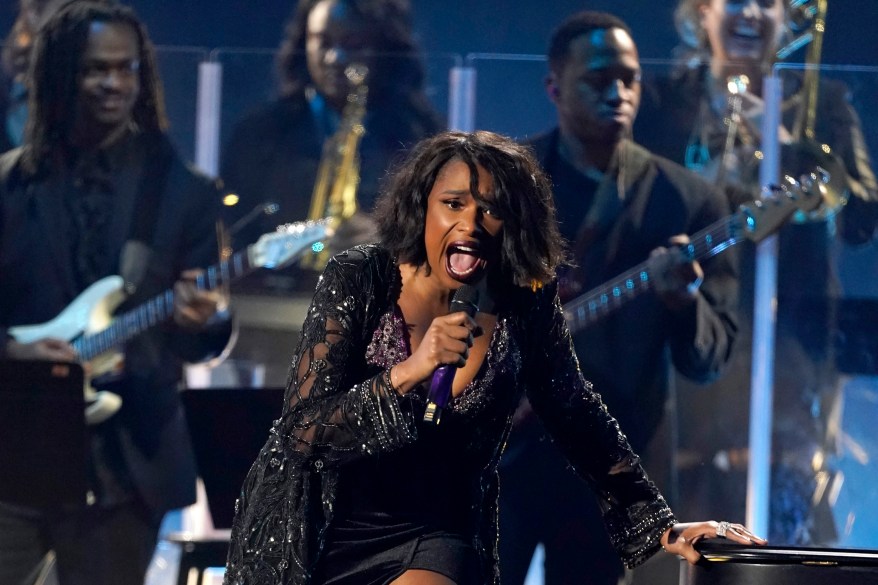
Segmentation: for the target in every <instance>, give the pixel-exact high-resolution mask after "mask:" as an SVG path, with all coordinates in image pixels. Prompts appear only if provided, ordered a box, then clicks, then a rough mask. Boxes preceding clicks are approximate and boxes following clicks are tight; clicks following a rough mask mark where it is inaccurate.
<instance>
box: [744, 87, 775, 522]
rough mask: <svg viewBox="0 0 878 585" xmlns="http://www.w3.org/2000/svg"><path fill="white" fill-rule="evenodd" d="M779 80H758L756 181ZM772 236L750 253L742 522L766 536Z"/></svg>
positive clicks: (769, 162)
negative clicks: (752, 278) (752, 275)
mask: <svg viewBox="0 0 878 585" xmlns="http://www.w3.org/2000/svg"><path fill="white" fill-rule="evenodd" d="M781 96H782V93H781V80H780V78H779V77H778V76H777V73H776V71H773V72H772V74H771V75H769V76H766V77H765V79H764V81H763V84H762V97H763V99H764V100H765V102H764V103H765V111H764V117H763V119H762V154H763V159H762V164H761V165H760V167H759V182H760V184H761V185H763V187H764V186H768V185H776V184H777V182H778V180H779V176H780V144H779V140H778V128H779V127H780V101H781ZM777 248H778V245H777V236H776V235H772V236H769V237H767V238H765V239H764V240H763V241H762V242H761V243H760V244H759V245H758V247H757V251H756V284H755V291H754V295H753V296H754V299H753V355H752V373H751V378H750V388H751V389H750V436H749V439H750V457H749V460H748V469H747V525H748V526H749V527H750V528H751V529H752V530H753V532H755V533H756V534H758V535H760V536H764V537H767V536H768V526H769V513H770V509H769V502H770V495H771V429H772V419H773V414H772V410H773V399H774V398H773V394H774V391H773V383H774V340H775V325H776V323H775V320H776V312H777Z"/></svg>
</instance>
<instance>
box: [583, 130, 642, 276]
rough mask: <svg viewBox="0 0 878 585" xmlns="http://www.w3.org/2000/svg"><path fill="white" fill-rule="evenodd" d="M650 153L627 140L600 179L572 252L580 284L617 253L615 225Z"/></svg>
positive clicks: (629, 200) (627, 203)
mask: <svg viewBox="0 0 878 585" xmlns="http://www.w3.org/2000/svg"><path fill="white" fill-rule="evenodd" d="M648 163H649V154H648V153H647V152H646V151H645V150H644V149H643V148H641V147H639V146H637V145H636V144H634V143H633V142H630V141H628V140H624V141H622V142H620V143H619V145H618V147H617V148H616V151H615V153H614V154H613V158H612V160H611V162H610V166H609V168H608V169H607V172H606V173H605V174H604V176H603V178H602V179H601V182H600V184H599V185H598V188H597V190H596V191H595V194H594V199H593V202H592V205H591V207H590V208H589V211H588V213H587V214H586V216H585V217H584V218H583V220H582V223H581V224H580V225H579V228H578V229H577V233H576V240H575V241H574V242H573V253H574V255H575V256H574V257H575V258H576V259H577V262H578V263H579V266H578V267H577V269H576V275H575V278H577V280H579V282H580V283H581V284H584V283H586V282H587V281H588V280H589V279H588V278H586V275H589V274H593V275H595V276H597V277H598V278H599V279H602V278H603V277H602V276H601V275H598V274H597V273H595V272H593V268H592V267H593V266H600V265H602V264H603V263H604V261H605V258H606V256H607V254H608V253H610V251H611V250H616V249H617V247H618V245H619V242H618V239H619V233H620V232H619V230H614V229H613V228H614V225H615V223H616V221H617V219H618V218H619V216H620V215H621V214H622V211H623V210H624V209H625V208H626V207H627V206H629V205H631V204H632V203H633V202H632V200H631V199H632V198H631V195H632V194H631V193H629V191H630V190H631V188H632V187H633V186H634V185H635V183H636V182H637V180H639V179H640V178H641V176H642V175H643V173H644V172H645V171H646V169H647V168H648Z"/></svg>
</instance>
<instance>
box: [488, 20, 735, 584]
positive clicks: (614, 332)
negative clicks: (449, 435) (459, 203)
mask: <svg viewBox="0 0 878 585" xmlns="http://www.w3.org/2000/svg"><path fill="white" fill-rule="evenodd" d="M548 58H549V73H548V76H547V78H546V88H547V93H548V97H549V99H550V100H551V101H552V102H553V103H554V105H555V107H556V109H557V112H558V127H557V128H556V129H554V130H552V131H550V132H548V133H547V134H545V135H542V136H539V137H537V138H536V139H534V140H533V141H532V145H533V146H534V148H535V150H536V153H537V156H538V158H539V159H540V162H541V164H542V165H543V167H544V168H545V170H546V171H547V172H548V173H549V175H550V176H551V178H552V183H553V186H554V194H555V204H556V207H557V215H558V219H559V221H560V228H561V233H562V234H563V235H564V236H565V237H566V238H567V239H568V240H569V241H570V242H571V243H572V248H573V249H572V252H573V254H572V256H573V258H574V261H575V263H576V266H575V268H573V269H571V270H569V271H568V274H567V276H566V277H565V278H563V279H562V283H564V285H562V286H563V287H564V288H565V289H566V298H565V299H562V301H564V302H566V301H567V300H570V299H571V298H573V297H575V296H576V295H577V294H578V293H580V292H585V291H587V290H589V289H591V288H593V287H594V286H595V285H597V284H598V283H602V282H605V281H607V280H609V279H610V278H611V277H613V276H616V275H617V274H619V273H621V272H623V271H625V270H627V269H629V268H631V267H633V266H635V265H637V264H638V263H640V262H642V261H644V260H646V259H647V258H650V257H651V261H650V264H651V266H652V270H651V271H650V272H651V273H652V274H653V278H654V279H655V280H654V282H653V290H654V291H655V294H647V295H643V296H641V297H639V298H636V299H634V300H632V301H631V302H630V304H628V305H627V306H626V307H625V308H622V309H620V310H618V311H617V312H615V313H614V314H612V315H611V316H609V317H607V318H605V319H603V320H602V321H600V322H598V323H596V324H595V325H593V326H591V327H589V328H587V329H585V330H583V331H581V332H580V333H578V334H576V335H575V336H574V343H575V346H576V352H577V355H578V357H579V360H580V367H581V369H582V372H583V374H584V375H585V377H586V378H587V379H589V380H591V381H592V382H594V384H595V387H596V388H600V389H601V396H602V398H603V400H604V402H605V403H606V404H607V407H608V408H609V410H610V411H611V412H613V413H614V415H615V416H616V417H617V418H618V419H619V421H620V424H621V425H622V426H623V427H624V428H626V429H629V431H628V433H629V435H628V438H629V441H630V442H631V445H632V447H633V448H634V451H635V452H636V453H638V454H639V455H642V456H643V455H647V454H648V451H649V447H650V443H651V441H652V440H653V438H654V436H655V435H656V432H657V430H658V429H659V426H660V423H661V422H662V419H663V416H664V412H665V404H666V402H667V400H668V389H669V375H670V371H671V367H672V366H673V367H674V368H676V370H677V371H678V372H680V373H681V374H683V375H685V376H688V377H690V378H692V379H695V380H698V381H708V380H710V379H712V378H714V377H716V376H717V375H718V374H719V371H720V368H721V367H722V366H723V364H724V363H725V362H726V361H727V360H728V358H729V354H730V352H731V350H732V345H733V341H734V338H735V332H736V321H735V314H734V307H735V303H736V293H737V278H736V273H735V268H734V263H733V260H732V258H731V257H730V255H729V254H728V253H725V254H720V255H719V256H716V257H714V258H712V259H710V260H708V261H705V262H704V264H703V265H702V264H700V263H698V262H694V261H693V262H690V261H687V260H686V259H685V257H684V255H683V254H681V253H680V251H679V250H678V249H677V246H680V245H685V244H686V243H687V241H688V240H687V238H686V236H685V234H693V233H695V232H697V231H698V230H700V229H701V228H703V227H705V226H707V225H709V224H711V223H713V222H714V221H716V220H718V219H719V218H721V217H723V216H724V215H726V213H727V209H728V203H727V202H726V200H725V198H724V197H723V195H721V194H720V193H718V192H716V191H714V190H713V189H712V187H711V186H710V185H709V184H707V183H706V182H705V181H703V180H702V179H700V178H699V177H697V176H696V175H694V174H693V173H691V172H689V171H687V170H686V169H684V168H682V167H681V166H679V165H677V164H675V163H672V162H670V161H668V160H666V159H663V158H660V157H657V156H655V155H653V154H651V153H650V152H648V151H647V150H645V149H644V148H642V147H640V146H638V145H637V144H636V143H634V142H633V141H632V140H631V139H630V131H631V125H632V124H633V122H634V118H635V116H636V114H637V108H638V105H639V101H640V62H639V57H638V53H637V48H636V46H635V44H634V41H633V39H632V36H631V32H630V30H629V28H628V26H627V25H626V24H625V23H624V22H622V21H621V20H619V19H618V18H616V17H614V16H612V15H609V14H604V13H595V12H583V13H579V14H576V15H574V16H571V17H570V18H569V19H567V20H566V21H565V22H564V23H563V24H561V26H560V27H559V28H558V29H556V31H555V33H554V34H553V36H552V38H551V41H550V45H549V54H548ZM518 416H519V418H520V419H521V420H520V421H519V424H518V425H517V428H516V429H514V430H513V433H512V436H511V437H510V442H509V447H508V449H507V452H506V454H505V456H504V460H503V462H502V464H501V484H502V485H503V489H502V490H501V503H500V514H501V517H500V529H501V536H500V543H501V546H500V559H501V574H502V575H503V579H504V582H506V583H510V584H512V585H520V584H521V583H522V582H523V581H524V576H525V573H526V571H527V568H528V564H529V562H530V559H531V556H532V555H533V550H534V547H535V546H536V545H537V544H538V543H542V544H543V545H544V548H545V554H546V560H545V571H546V583H547V585H556V584H560V583H579V582H582V580H583V578H584V577H583V576H584V575H588V582H589V583H595V584H601V585H615V583H616V582H617V580H618V579H619V577H620V576H621V572H622V566H621V564H620V563H619V562H618V561H617V560H616V559H615V558H614V557H613V556H612V555H611V554H610V552H611V550H612V549H611V547H610V544H609V541H608V538H607V535H606V533H605V531H604V530H603V528H602V525H601V522H600V518H599V517H598V515H597V513H596V511H595V506H594V504H593V502H591V501H587V498H586V497H584V496H583V491H582V489H581V486H579V485H578V483H579V482H578V480H577V478H575V477H574V476H573V474H572V472H571V471H570V470H569V469H566V465H565V463H564V461H563V460H562V459H561V458H560V457H558V456H557V455H555V454H554V453H553V451H554V449H552V447H551V446H547V440H541V438H542V434H543V433H542V428H541V427H540V426H539V424H538V423H537V422H536V421H535V420H533V418H534V417H532V416H529V413H528V410H527V406H526V405H524V406H523V408H522V409H520V410H519V412H518ZM663 448H664V451H666V452H667V451H669V448H668V446H667V445H664V447H663ZM657 451H658V450H657ZM665 459H667V457H666V456H665ZM665 465H667V461H665ZM645 468H646V469H647V472H648V473H649V475H650V477H651V478H653V479H655V480H657V481H658V482H659V483H660V484H665V485H661V488H662V490H663V491H664V492H665V493H666V494H668V495H669V496H670V497H671V499H673V486H672V485H667V484H668V483H669V482H668V480H667V477H666V476H667V473H666V472H665V470H664V469H663V468H662V465H660V463H659V461H657V460H649V459H647V460H646V461H645ZM663 479H664V481H662V480H663ZM546 485H551V486H552V490H553V492H552V493H553V496H552V497H551V498H548V497H546V495H545V486H546ZM561 494H563V495H561ZM559 502H564V504H563V505H561V504H559ZM669 582H670V581H669Z"/></svg>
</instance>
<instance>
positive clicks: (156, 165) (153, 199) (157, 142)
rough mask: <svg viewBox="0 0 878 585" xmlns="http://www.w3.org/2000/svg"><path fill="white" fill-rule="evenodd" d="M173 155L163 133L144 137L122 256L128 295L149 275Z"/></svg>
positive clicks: (120, 262)
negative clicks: (157, 225)
mask: <svg viewBox="0 0 878 585" xmlns="http://www.w3.org/2000/svg"><path fill="white" fill-rule="evenodd" d="M173 156H174V152H173V149H172V147H171V145H170V144H169V143H168V141H167V139H166V138H165V137H164V136H163V135H161V134H151V135H145V136H144V154H143V157H144V160H143V165H142V166H141V172H140V177H139V180H138V184H137V193H136V196H135V199H134V209H133V213H132V215H131V227H130V229H129V232H128V234H129V235H128V240H127V241H126V242H125V245H124V246H123V247H122V252H121V256H120V259H119V267H120V270H119V271H120V273H121V275H122V278H123V279H124V280H125V292H126V293H127V294H128V295H131V294H132V293H133V292H134V291H135V290H136V289H137V287H138V286H139V285H140V284H141V283H142V282H143V280H144V278H145V277H146V272H147V267H148V266H149V261H150V259H151V257H152V241H153V237H154V236H155V229H156V224H157V223H158V214H159V208H160V206H161V203H162V195H163V194H164V192H165V189H166V187H167V184H168V175H169V174H170V170H171V163H172V162H173Z"/></svg>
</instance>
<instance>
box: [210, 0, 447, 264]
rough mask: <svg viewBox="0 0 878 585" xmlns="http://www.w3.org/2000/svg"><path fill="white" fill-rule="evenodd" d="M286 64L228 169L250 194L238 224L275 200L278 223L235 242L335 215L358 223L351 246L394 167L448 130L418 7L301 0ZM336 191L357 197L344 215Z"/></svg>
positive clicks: (239, 208)
mask: <svg viewBox="0 0 878 585" xmlns="http://www.w3.org/2000/svg"><path fill="white" fill-rule="evenodd" d="M277 66H278V72H279V77H280V87H279V96H278V97H277V99H275V100H274V101H272V102H271V103H268V104H265V105H263V106H261V107H259V108H258V109H256V110H255V111H254V112H252V113H251V114H249V115H247V116H246V117H245V118H243V119H242V120H241V121H240V122H239V123H238V124H237V125H236V127H235V128H234V130H233V132H232V136H231V138H230V140H229V141H228V143H227V144H226V145H225V149H224V152H223V155H224V156H223V161H222V165H221V176H222V177H223V179H224V181H225V184H226V187H227V190H228V191H229V192H231V193H234V194H236V195H237V196H238V197H239V202H238V203H237V204H236V205H235V206H233V207H231V208H229V211H230V217H229V220H230V225H234V224H235V222H236V221H237V220H239V219H240V218H241V217H242V216H243V215H244V214H247V213H248V212H249V211H250V210H251V209H253V208H254V206H258V205H259V204H260V203H261V202H264V201H271V202H275V203H277V204H278V206H279V210H278V212H277V213H275V214H274V215H272V216H270V218H267V219H270V222H271V223H270V224H269V223H267V222H266V223H264V224H261V225H259V224H258V222H253V225H250V226H249V229H248V230H245V231H242V232H241V233H239V234H238V235H237V239H236V241H235V245H237V246H240V245H242V244H245V243H248V241H249V240H252V239H254V238H255V237H256V236H258V235H259V234H260V233H262V232H264V231H269V230H270V229H271V228H272V226H273V225H276V224H278V223H283V222H286V221H297V220H303V219H308V218H309V216H311V218H316V217H323V216H325V215H336V214H343V219H345V220H347V226H348V229H347V230H346V229H345V228H344V227H342V228H341V230H340V231H341V232H342V233H344V234H345V239H346V240H347V241H345V242H344V243H343V244H341V245H343V246H347V245H353V244H356V243H361V242H362V241H364V240H370V239H372V235H373V233H374V232H373V230H371V229H370V225H371V222H369V221H368V220H366V218H367V217H368V212H369V211H370V210H371V207H372V203H373V201H374V199H375V197H376V195H377V193H378V184H379V181H380V179H381V177H382V176H383V175H384V173H385V170H386V169H387V167H388V165H389V164H390V163H391V162H392V160H393V158H394V157H395V156H396V155H397V154H398V153H399V152H400V151H401V150H402V149H404V148H405V147H406V146H408V145H411V144H413V143H414V142H416V141H417V140H419V139H420V138H423V137H425V136H427V135H430V134H432V133H434V132H435V131H436V130H438V129H439V127H440V123H439V118H438V116H437V114H436V113H435V112H434V111H433V109H432V107H431V106H430V104H429V102H428V100H427V98H426V95H425V93H424V75H425V73H424V66H423V63H422V62H421V58H420V55H419V52H418V47H417V44H416V42H415V39H414V35H413V31H412V21H411V12H410V7H409V3H408V2H407V0H381V1H378V2H376V1H374V0H370V1H363V0H301V1H300V2H299V3H298V4H297V6H296V7H295V10H294V12H293V16H292V18H291V20H290V22H289V23H288V25H287V27H286V35H285V37H284V39H283V41H282V42H281V46H280V50H279V53H278V58H277ZM352 70H353V74H352ZM354 101H355V102H356V103H355V104H353V107H349V106H351V104H352V102H354ZM355 133H359V134H357V135H355ZM360 134H361V135H360ZM339 146H340V147H341V148H347V149H348V151H347V155H348V156H343V155H340V154H339V148H338V147H339ZM351 151H353V152H351ZM339 183H341V184H339ZM333 191H335V192H337V193H339V194H341V195H340V196H341V197H343V198H344V199H345V201H346V205H345V206H344V211H343V212H342V211H339V207H340V206H339V205H336V203H337V202H336V201H333V196H331V195H328V194H329V193H332V192H333ZM322 198H325V200H323V199H322ZM351 226H352V227H351ZM274 280H275V281H276V280H277V279H274Z"/></svg>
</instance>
